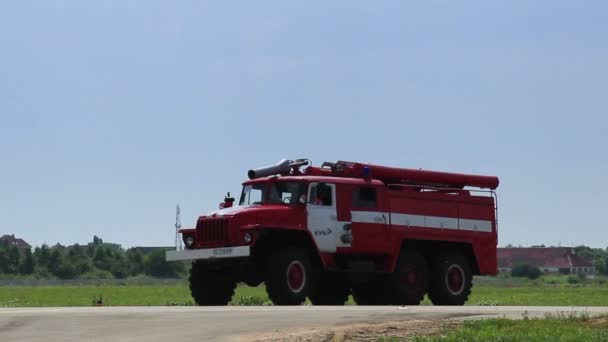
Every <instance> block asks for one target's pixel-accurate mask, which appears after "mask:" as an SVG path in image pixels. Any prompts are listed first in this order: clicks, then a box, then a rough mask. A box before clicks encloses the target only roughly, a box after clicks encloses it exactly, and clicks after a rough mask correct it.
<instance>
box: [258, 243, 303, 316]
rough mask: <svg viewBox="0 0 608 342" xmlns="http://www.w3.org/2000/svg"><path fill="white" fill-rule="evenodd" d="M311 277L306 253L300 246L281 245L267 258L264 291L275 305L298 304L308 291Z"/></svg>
mask: <svg viewBox="0 0 608 342" xmlns="http://www.w3.org/2000/svg"><path fill="white" fill-rule="evenodd" d="M311 278H312V272H311V267H310V257H309V256H308V253H306V251H305V250H304V249H303V248H301V247H283V248H281V249H279V250H278V251H276V252H275V253H273V254H272V255H271V256H270V257H269V259H268V264H267V265H266V272H265V283H266V292H267V293H268V297H269V298H270V300H272V302H273V303H274V304H275V305H300V304H302V303H303V302H304V300H306V296H307V295H308V293H309V291H310V284H311V280H312V279H311Z"/></svg>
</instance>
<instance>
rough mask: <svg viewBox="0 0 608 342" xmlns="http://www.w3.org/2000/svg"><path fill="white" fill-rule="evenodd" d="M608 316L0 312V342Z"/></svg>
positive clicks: (452, 311) (308, 310)
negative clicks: (395, 323)
mask: <svg viewBox="0 0 608 342" xmlns="http://www.w3.org/2000/svg"><path fill="white" fill-rule="evenodd" d="M573 311H576V312H584V313H587V314H590V315H596V314H608V307H589V308H584V307H540V306H537V307H504V306H496V307H493V306H464V307H439V306H416V307H373V306H341V307H319V306H296V307H275V306H271V307H251V306H249V307H235V306H228V307H75V308H0V341H45V342H48V341H64V342H72V341H113V342H117V341H147V342H148V341H164V342H166V341H234V340H241V341H247V340H251V339H253V338H250V337H251V336H260V334H261V333H265V332H274V333H275V334H276V333H277V332H279V333H280V332H282V331H289V330H294V329H313V328H324V327H336V326H344V325H349V324H357V323H368V322H370V323H378V322H384V321H411V320H441V319H446V318H460V319H463V318H483V317H491V316H500V317H503V316H506V317H510V318H522V317H523V316H524V315H528V316H530V317H532V316H543V315H545V314H547V313H552V314H555V313H558V312H564V313H571V312H573Z"/></svg>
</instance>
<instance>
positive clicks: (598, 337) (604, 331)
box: [379, 316, 608, 342]
mask: <svg viewBox="0 0 608 342" xmlns="http://www.w3.org/2000/svg"><path fill="white" fill-rule="evenodd" d="M397 341H400V340H399V338H380V339H379V342H397ZM412 341H413V342H467V341H471V342H473V341H484V342H519V341H528V342H553V341H572V342H579V341H585V342H603V341H608V319H607V318H606V317H596V318H590V317H587V316H580V317H568V316H557V317H556V316H554V317H547V318H542V319H528V318H526V317H524V318H523V319H521V320H509V319H488V320H480V321H466V322H465V323H464V326H463V327H462V328H460V329H456V330H452V331H446V332H445V333H443V334H441V335H438V336H420V337H415V338H414V339H413V340H412Z"/></svg>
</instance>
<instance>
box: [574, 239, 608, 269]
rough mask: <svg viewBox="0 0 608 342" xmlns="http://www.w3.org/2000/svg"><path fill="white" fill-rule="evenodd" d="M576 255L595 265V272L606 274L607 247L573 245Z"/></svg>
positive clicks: (607, 263)
mask: <svg viewBox="0 0 608 342" xmlns="http://www.w3.org/2000/svg"><path fill="white" fill-rule="evenodd" d="M574 251H575V252H576V254H577V255H580V256H581V257H583V258H585V259H587V260H589V261H591V263H593V266H595V273H596V274H599V275H608V248H606V249H603V248H591V247H587V246H577V247H574Z"/></svg>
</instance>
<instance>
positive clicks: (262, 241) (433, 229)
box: [167, 160, 498, 304]
mask: <svg viewBox="0 0 608 342" xmlns="http://www.w3.org/2000/svg"><path fill="white" fill-rule="evenodd" d="M308 164H309V163H308V162H306V161H304V160H297V161H285V160H283V161H281V162H280V163H279V164H277V165H273V166H270V167H266V168H261V169H257V170H251V171H250V172H249V176H250V178H252V179H250V180H248V181H245V182H244V183H243V189H244V190H243V193H242V194H241V198H240V200H239V205H238V206H234V207H228V208H224V209H220V210H218V211H216V212H213V213H211V214H209V215H205V216H201V217H199V219H198V222H197V225H196V227H195V228H193V229H184V230H182V231H181V233H182V236H183V239H184V241H185V242H186V248H187V249H186V250H184V251H172V252H169V253H168V254H167V259H168V260H195V261H194V263H193V270H194V268H195V267H196V268H201V269H205V271H204V272H203V271H201V272H203V273H204V276H206V277H207V278H210V277H213V276H217V272H220V273H221V272H223V273H229V274H230V276H229V277H228V278H230V279H232V280H231V281H230V282H229V283H230V284H229V285H228V286H229V287H231V286H232V285H231V284H232V282H233V281H245V282H247V283H249V284H252V285H256V284H259V283H260V282H262V281H264V282H266V283H267V288H268V287H269V285H270V288H271V289H270V290H269V296H270V297H271V299H273V301H274V302H275V303H276V304H298V301H299V300H301V299H302V298H305V297H306V296H308V297H310V298H311V300H312V301H313V303H318V304H326V303H329V304H341V301H342V298H344V295H345V294H346V296H347V295H348V294H349V293H351V292H352V293H353V295H354V296H355V300H357V302H358V303H360V304H403V303H407V304H412V303H413V304H416V303H417V302H419V299H422V296H424V295H425V294H428V295H429V297H430V298H431V300H433V302H434V303H436V304H463V303H464V301H466V299H467V298H468V294H469V293H470V282H471V277H472V275H473V274H482V275H494V274H496V273H497V262H496V245H497V220H496V215H497V207H496V196H495V193H494V191H493V190H494V189H496V188H497V187H498V178H496V177H492V176H477V175H465V174H456V173H445V172H437V171H423V170H415V169H404V168H392V167H386V166H378V165H371V164H361V163H352V162H344V161H339V162H337V163H324V164H323V166H322V167H313V166H308V167H307V168H304V169H303V170H301V168H302V167H303V166H306V165H308ZM471 187H475V188H485V189H488V190H480V189H476V190H472V189H470V188H471ZM256 196H257V197H256ZM256 200H257V201H256ZM227 204H228V206H229V205H231V202H230V203H227ZM290 250H291V251H290ZM294 250H295V252H293V251H294ZM291 254H294V255H291ZM300 255H305V257H301V256H300ZM275 258H276V259H281V260H282V259H286V260H287V261H285V262H284V264H285V265H283V266H281V265H278V266H277V265H276V263H280V262H278V261H275ZM289 260H291V261H293V262H296V263H295V264H293V263H289V262H288V261H289ZM298 260H299V261H298ZM290 265H291V266H290ZM294 265H296V266H294ZM298 265H301V267H300V266H298ZM281 267H283V268H285V267H286V269H283V268H281ZM210 270H211V271H210ZM214 272H215V273H214ZM273 273H278V274H282V273H285V275H284V276H278V278H281V279H278V280H276V279H274V278H273V277H274V276H273V275H272V274H273ZM195 276H197V277H198V275H195ZM204 276H201V277H204ZM302 278H305V286H304V285H302V286H303V287H302V289H299V287H300V285H301V284H303V283H302ZM273 282H276V283H278V284H273ZM282 282H285V283H286V285H285V286H283V287H284V288H285V289H282V290H281V289H279V290H276V288H281V286H282V285H284V284H282ZM192 283H193V279H192V277H191V288H192V287H193V286H199V285H196V284H194V285H192ZM194 283H196V281H194ZM335 283H338V284H340V285H339V286H338V288H337V289H336V286H334V285H330V284H335ZM273 285H274V286H273ZM273 287H274V288H275V290H272V288H273ZM294 289H295V290H301V291H304V292H302V293H299V291H295V292H296V294H295V295H294V293H293V292H294V291H293V290H294ZM209 291H210V290H208V289H207V290H204V291H202V292H207V297H209V296H216V297H217V294H216V293H215V292H213V291H211V292H209ZM271 291H274V292H276V293H271ZM283 292H285V293H283ZM383 292H386V293H387V294H386V295H382V296H381V295H379V293H383ZM290 295H291V297H290ZM193 296H194V297H195V299H197V297H198V298H199V299H200V298H201V296H203V294H202V293H201V291H198V292H197V291H196V290H193ZM224 297H225V296H224ZM197 302H199V304H209V303H208V301H205V300H204V299H203V300H197ZM214 303H215V302H214ZM342 303H343V301H342ZM215 304H223V302H222V301H220V302H218V303H215Z"/></svg>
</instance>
